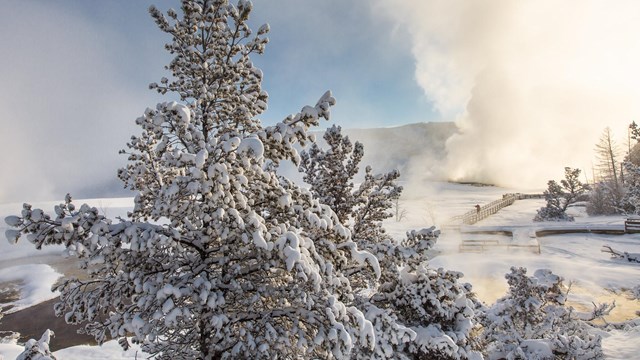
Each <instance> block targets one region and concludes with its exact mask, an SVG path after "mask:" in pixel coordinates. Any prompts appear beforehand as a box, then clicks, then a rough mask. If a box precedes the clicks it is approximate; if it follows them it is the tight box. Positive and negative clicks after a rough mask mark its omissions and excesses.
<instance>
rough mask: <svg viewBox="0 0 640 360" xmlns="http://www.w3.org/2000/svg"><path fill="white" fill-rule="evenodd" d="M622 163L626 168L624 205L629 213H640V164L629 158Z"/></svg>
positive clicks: (625, 210)
mask: <svg viewBox="0 0 640 360" xmlns="http://www.w3.org/2000/svg"><path fill="white" fill-rule="evenodd" d="M636 146H637V145H636ZM622 164H623V166H624V170H625V174H624V195H623V196H622V207H623V209H624V212H625V213H627V214H633V215H640V166H638V165H636V164H635V163H633V162H632V161H629V160H628V159H627V160H626V161H624V162H623V163H622Z"/></svg>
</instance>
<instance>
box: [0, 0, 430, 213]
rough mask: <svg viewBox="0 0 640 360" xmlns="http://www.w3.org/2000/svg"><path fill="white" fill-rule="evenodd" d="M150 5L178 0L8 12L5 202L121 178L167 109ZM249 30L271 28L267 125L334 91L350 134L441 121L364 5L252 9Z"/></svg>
mask: <svg viewBox="0 0 640 360" xmlns="http://www.w3.org/2000/svg"><path fill="white" fill-rule="evenodd" d="M151 4H155V5H156V6H157V7H158V8H160V9H162V10H166V9H168V8H170V7H174V8H179V2H178V1H177V0H176V1H168V0H136V1H129V0H119V1H116V0H112V1H82V0H56V1H50V0H41V1H38V0H8V1H5V2H4V3H3V10H2V12H0V34H1V35H2V36H0V49H2V51H1V53H2V54H3V55H2V56H0V79H1V81H0V125H1V126H2V131H1V132H0V143H1V144H2V149H3V150H4V152H3V156H2V159H1V162H0V166H1V168H2V169H3V170H2V174H0V202H7V201H21V200H23V199H24V200H28V199H40V198H43V197H44V198H48V197H50V196H52V195H53V196H54V197H55V198H62V197H63V196H64V193H65V192H66V191H74V192H76V193H78V192H80V193H81V194H83V193H84V192H85V191H84V189H93V188H95V187H96V181H97V182H104V183H105V185H104V186H108V183H109V182H110V181H111V180H112V179H113V178H114V177H115V173H116V169H117V168H118V167H119V166H120V164H122V160H123V157H122V156H118V155H117V151H118V150H119V149H121V148H123V147H124V145H125V143H126V141H127V140H128V138H129V136H130V135H131V134H133V133H134V132H136V131H137V130H136V129H135V127H134V120H135V118H136V117H138V116H139V115H140V114H142V113H143V111H144V109H145V108H146V107H153V106H155V104H156V103H157V102H158V101H161V100H162V97H160V96H159V95H156V94H154V93H153V92H151V91H149V90H148V89H147V86H148V84H149V83H150V82H155V81H158V80H159V79H160V77H162V76H164V75H166V73H165V71H164V69H163V66H164V65H165V64H166V63H168V61H169V59H170V57H169V55H168V54H167V53H166V52H165V50H164V48H163V45H164V43H165V42H167V41H168V40H169V38H168V36H167V35H166V34H164V33H162V32H160V31H159V30H157V28H156V25H155V24H154V23H153V21H152V19H151V17H150V16H149V15H148V11H147V9H148V7H149V5H151ZM251 22H252V23H253V24H254V25H253V27H254V28H257V27H259V26H260V25H262V24H263V23H265V22H267V23H269V24H270V26H271V29H272V31H271V34H270V36H269V37H270V39H271V42H270V44H269V45H268V47H267V51H266V53H265V55H263V56H261V57H256V58H254V62H255V63H256V64H257V65H258V66H260V67H261V68H262V70H263V71H264V74H265V81H264V83H263V88H264V89H265V90H266V91H267V92H268V93H269V94H270V101H269V110H268V111H267V112H266V113H265V114H264V115H263V116H262V120H263V122H264V123H267V124H269V123H273V122H275V121H278V120H281V119H282V118H284V117H286V116H287V115H288V114H291V113H294V112H297V111H298V110H300V109H301V108H302V106H304V105H307V104H310V105H313V104H315V102H316V101H317V100H318V98H319V97H320V96H321V95H322V94H323V93H324V92H325V91H326V90H332V91H333V93H334V96H335V97H336V98H337V99H338V105H337V106H336V107H335V108H334V111H333V116H334V118H333V120H334V121H335V122H337V123H339V124H341V125H342V126H344V127H373V126H390V125H397V124H405V123H411V122H419V121H429V120H434V119H438V118H439V115H438V114H437V113H436V112H435V111H433V110H432V106H431V103H430V102H429V100H428V98H427V97H426V96H425V95H424V93H423V92H422V90H421V89H420V87H419V85H418V84H417V83H416V82H415V81H414V59H413V56H412V55H411V52H410V43H409V41H408V39H407V38H406V36H402V35H401V34H400V33H398V32H397V31H396V32H394V31H393V27H394V24H393V23H392V20H391V19H387V18H386V17H383V16H380V15H379V14H376V13H375V12H374V10H373V9H372V7H371V6H370V2H369V1H368V0H356V1H342V0H323V1H317V0H256V1H254V12H253V14H252V19H251ZM99 186H100V184H98V187H99ZM25 197H26V198H25Z"/></svg>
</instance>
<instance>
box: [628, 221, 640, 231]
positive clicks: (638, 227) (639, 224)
mask: <svg viewBox="0 0 640 360" xmlns="http://www.w3.org/2000/svg"><path fill="white" fill-rule="evenodd" d="M624 232H625V233H627V234H630V233H638V232H640V219H627V220H626V221H625V222H624Z"/></svg>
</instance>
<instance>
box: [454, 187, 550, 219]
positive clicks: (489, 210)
mask: <svg viewBox="0 0 640 360" xmlns="http://www.w3.org/2000/svg"><path fill="white" fill-rule="evenodd" d="M543 197H544V195H542V194H520V193H516V194H504V195H502V199H499V200H495V201H492V202H490V203H488V204H486V205H483V206H480V207H479V208H478V209H476V210H470V211H468V212H466V213H464V214H462V215H458V216H454V217H453V218H451V220H450V221H449V223H456V222H458V221H461V222H462V224H464V225H473V224H475V223H477V222H478V221H480V220H482V219H486V218H488V217H489V216H491V215H493V214H495V213H497V212H498V211H499V210H500V209H502V208H505V207H507V206H509V205H513V203H514V202H515V201H516V200H522V199H540V198H543Z"/></svg>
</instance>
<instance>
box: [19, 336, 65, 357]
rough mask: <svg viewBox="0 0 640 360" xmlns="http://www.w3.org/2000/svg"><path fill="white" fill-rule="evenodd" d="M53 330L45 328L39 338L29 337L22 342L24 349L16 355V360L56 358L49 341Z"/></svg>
mask: <svg viewBox="0 0 640 360" xmlns="http://www.w3.org/2000/svg"><path fill="white" fill-rule="evenodd" d="M53 335H54V334H53V331H51V330H46V331H45V332H44V333H43V334H42V336H41V337H40V340H37V341H36V340H35V339H30V340H29V341H27V342H26V343H25V344H24V351H23V352H22V353H20V354H19V355H18V357H16V360H56V357H55V356H53V354H52V353H51V350H49V342H50V341H51V338H52V337H53Z"/></svg>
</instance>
